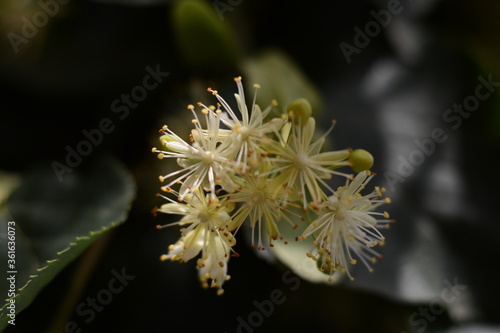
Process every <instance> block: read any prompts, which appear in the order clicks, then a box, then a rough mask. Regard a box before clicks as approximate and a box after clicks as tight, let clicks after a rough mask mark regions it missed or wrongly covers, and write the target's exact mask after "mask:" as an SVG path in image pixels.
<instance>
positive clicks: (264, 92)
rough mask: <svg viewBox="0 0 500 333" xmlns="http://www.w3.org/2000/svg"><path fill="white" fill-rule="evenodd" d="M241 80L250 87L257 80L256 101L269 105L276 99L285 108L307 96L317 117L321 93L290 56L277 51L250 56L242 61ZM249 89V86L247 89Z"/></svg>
mask: <svg viewBox="0 0 500 333" xmlns="http://www.w3.org/2000/svg"><path fill="white" fill-rule="evenodd" d="M243 71H244V73H245V76H244V82H246V83H247V84H249V85H250V87H251V86H252V85H253V84H255V83H257V84H259V85H260V86H261V87H262V89H260V90H259V92H258V95H257V104H259V105H260V106H261V107H265V106H267V105H269V103H270V102H271V101H272V100H273V99H275V100H276V101H277V102H278V103H279V105H280V106H278V108H279V107H281V108H283V110H285V111H286V107H287V105H288V104H289V103H291V102H293V101H295V100H297V99H299V98H304V99H306V100H307V101H308V102H309V103H310V104H311V107H312V116H313V117H315V118H318V116H319V115H320V114H321V112H322V108H323V106H322V104H323V103H322V101H321V96H320V94H319V93H318V91H317V90H316V88H315V86H314V84H313V83H312V82H311V81H310V80H309V79H308V78H307V77H306V75H305V74H304V73H303V72H302V71H301V70H300V68H299V67H298V66H297V64H295V63H294V62H293V61H292V59H290V58H289V57H287V56H286V55H285V54H283V53H281V52H278V51H267V52H264V53H263V54H261V55H260V56H257V57H253V58H249V59H247V60H246V61H245V63H244V65H243ZM249 91H250V90H249Z"/></svg>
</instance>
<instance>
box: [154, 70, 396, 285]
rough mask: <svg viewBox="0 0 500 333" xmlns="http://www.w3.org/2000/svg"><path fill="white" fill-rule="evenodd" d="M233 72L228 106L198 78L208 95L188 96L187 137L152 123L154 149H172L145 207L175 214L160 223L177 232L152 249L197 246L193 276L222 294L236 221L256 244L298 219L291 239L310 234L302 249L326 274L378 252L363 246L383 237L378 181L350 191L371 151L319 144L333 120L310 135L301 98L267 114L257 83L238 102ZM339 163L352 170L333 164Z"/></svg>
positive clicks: (161, 154) (184, 254) (183, 257)
mask: <svg viewBox="0 0 500 333" xmlns="http://www.w3.org/2000/svg"><path fill="white" fill-rule="evenodd" d="M235 82H236V85H237V88H238V93H237V94H235V95H234V96H235V99H236V104H237V108H238V110H237V112H235V111H234V110H233V109H232V108H231V107H230V106H229V104H228V103H227V102H226V101H225V100H224V99H223V98H222V97H221V96H220V95H219V94H218V92H217V91H216V90H213V89H211V88H208V91H209V92H211V93H212V94H213V95H214V96H215V97H216V99H217V103H216V105H210V106H206V105H204V104H202V103H198V106H199V108H200V109H201V110H200V111H199V112H197V111H195V107H194V106H193V105H189V106H188V110H190V111H191V112H192V114H193V119H192V124H193V126H194V128H193V129H192V131H191V134H190V136H189V138H188V139H187V140H185V139H183V138H181V137H180V136H178V135H177V134H176V133H175V132H174V131H172V130H171V129H170V128H169V127H167V126H166V125H165V126H163V127H162V129H161V130H160V133H161V134H162V135H161V137H160V142H161V143H162V146H163V148H162V149H158V148H153V149H152V151H153V152H154V153H157V154H158V158H160V159H168V158H173V159H175V160H176V162H177V165H178V166H179V167H180V168H178V169H176V170H174V171H172V172H169V173H167V174H165V175H162V176H160V177H159V179H160V181H161V182H162V183H164V185H163V186H162V187H161V189H162V192H163V194H158V196H161V197H163V198H164V199H165V200H167V203H165V204H163V205H162V206H161V207H157V208H155V209H154V213H155V214H156V212H161V213H166V214H176V215H180V216H182V217H181V218H180V220H179V221H178V222H176V223H172V224H169V225H168V226H171V225H178V226H181V227H182V228H181V236H180V239H179V240H178V241H177V242H176V243H175V244H172V245H170V246H169V248H168V253H167V254H165V255H163V256H162V257H161V258H162V259H163V260H174V261H180V262H186V261H188V260H190V259H192V258H194V257H197V256H199V257H198V259H197V267H198V270H199V276H200V280H201V283H202V285H203V286H204V287H209V286H211V287H215V288H217V289H218V294H222V293H223V289H222V285H223V283H224V282H225V281H226V280H228V279H229V275H228V274H227V266H228V260H229V258H230V256H237V252H236V251H235V249H234V246H235V244H236V239H235V235H236V233H237V232H238V230H240V228H241V227H242V226H243V225H244V224H248V225H249V227H250V229H251V233H252V246H256V247H257V249H259V250H264V249H265V248H266V246H270V247H272V246H273V241H277V240H280V239H282V236H281V233H280V230H283V229H282V228H284V227H291V228H294V229H295V228H296V227H297V223H308V226H307V228H306V229H305V231H304V232H303V233H302V235H298V237H297V240H299V241H302V240H304V239H306V238H308V237H309V236H311V238H312V239H313V241H312V249H311V250H310V252H308V253H307V254H306V255H307V256H309V257H310V258H312V259H313V260H316V261H317V262H318V268H319V269H320V270H321V271H323V272H325V273H326V274H327V275H328V276H329V279H331V276H332V274H333V273H334V272H336V271H338V270H340V271H342V272H346V273H347V275H348V276H349V277H350V278H352V276H351V274H350V273H349V269H348V267H349V265H352V264H355V263H356V260H357V259H356V258H359V259H360V260H361V261H362V262H363V263H364V264H365V265H366V266H367V267H368V269H370V270H371V269H372V268H371V266H370V262H371V261H374V260H376V258H378V257H379V256H380V255H379V254H378V253H377V252H376V251H375V250H373V249H372V247H374V246H375V245H377V244H381V243H383V242H384V237H383V235H382V234H381V233H380V231H379V228H380V227H381V226H385V225H388V223H390V222H391V220H389V216H388V214H387V213H386V212H383V213H379V212H376V209H377V208H378V207H379V206H380V205H381V204H383V203H389V199H388V198H386V197H385V196H384V195H383V192H384V189H380V188H375V190H374V191H373V192H372V193H370V194H368V195H364V196H363V195H361V193H360V191H361V190H362V189H363V188H364V186H365V185H366V183H367V182H368V181H369V180H370V179H371V178H372V177H373V174H372V173H371V172H370V171H368V169H369V168H370V167H371V165H372V162H373V159H372V157H371V155H370V154H369V153H368V152H366V151H364V150H359V149H358V150H354V151H353V150H351V149H344V150H338V151H324V149H323V146H324V143H325V141H326V138H327V136H328V134H329V133H330V132H331V130H332V129H333V126H334V122H332V125H331V126H330V128H329V129H328V130H327V131H326V132H325V133H323V134H322V135H320V136H319V137H318V136H317V135H316V121H315V119H314V117H312V115H311V107H310V105H309V103H308V102H307V101H306V100H304V99H298V100H296V101H294V102H292V103H290V104H289V105H288V106H287V108H286V111H285V112H283V113H282V114H278V115H276V116H274V117H273V115H272V113H271V112H272V111H273V110H276V107H277V103H276V102H274V101H273V102H271V104H270V105H269V106H268V107H267V108H265V109H264V110H261V108H260V107H259V106H258V105H257V104H256V96H257V90H258V89H259V88H260V87H259V86H258V85H254V87H255V95H254V97H253V102H252V104H251V107H250V108H248V107H247V104H246V100H245V95H244V90H243V85H242V82H241V77H237V78H235ZM343 167H350V168H351V169H352V170H354V171H355V172H358V174H357V175H356V176H354V175H353V174H352V173H346V172H343V171H339V169H340V168H343ZM332 177H342V178H345V179H346V185H345V186H343V187H340V188H338V189H333V188H332V185H331V181H330V180H331V179H332ZM306 213H308V214H306ZM309 213H312V214H309ZM311 215H313V216H315V217H316V218H315V219H312V221H308V220H307V219H306V218H305V216H311ZM161 227H162V226H159V228H161ZM355 257H356V258H355Z"/></svg>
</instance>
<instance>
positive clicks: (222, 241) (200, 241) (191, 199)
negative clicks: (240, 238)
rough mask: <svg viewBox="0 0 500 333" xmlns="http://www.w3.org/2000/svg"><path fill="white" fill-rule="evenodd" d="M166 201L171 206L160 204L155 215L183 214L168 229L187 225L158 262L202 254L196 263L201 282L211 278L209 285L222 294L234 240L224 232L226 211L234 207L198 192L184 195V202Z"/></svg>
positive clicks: (184, 260) (186, 258)
mask: <svg viewBox="0 0 500 333" xmlns="http://www.w3.org/2000/svg"><path fill="white" fill-rule="evenodd" d="M174 194H175V192H174ZM165 198H166V199H167V200H169V201H170V203H167V204H164V205H162V206H161V207H160V208H159V209H157V210H156V212H161V213H166V214H177V215H183V217H182V218H181V220H180V221H178V222H176V223H172V224H169V225H168V226H172V225H180V226H185V225H187V227H185V228H183V229H181V238H180V239H179V241H177V243H175V244H172V245H170V246H169V248H168V249H169V252H168V254H165V255H162V256H161V259H162V260H173V261H180V262H186V261H188V260H190V259H192V258H193V257H195V256H197V255H198V254H200V252H201V258H200V259H199V260H198V268H199V269H200V279H201V280H202V282H203V284H205V283H206V280H207V279H209V278H210V279H213V281H214V283H215V284H212V286H217V287H218V288H219V293H221V291H220V290H222V289H221V286H222V283H223V281H225V280H226V278H227V274H226V272H227V262H228V260H229V253H230V252H231V249H232V247H233V246H234V245H235V244H236V240H235V239H234V237H233V235H232V234H231V232H229V231H228V229H227V225H228V223H229V222H230V216H229V214H228V212H230V211H231V210H232V209H233V207H232V206H231V205H225V204H223V203H221V202H214V200H213V199H212V198H210V196H209V195H208V194H205V193H203V191H201V190H195V191H193V193H190V194H187V195H186V197H185V201H184V202H175V201H173V200H172V199H169V198H168V197H165ZM159 228H161V226H160V227H159Z"/></svg>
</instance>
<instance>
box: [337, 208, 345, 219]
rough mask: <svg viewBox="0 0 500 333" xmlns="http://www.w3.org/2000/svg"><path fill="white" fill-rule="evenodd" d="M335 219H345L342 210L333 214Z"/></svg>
mask: <svg viewBox="0 0 500 333" xmlns="http://www.w3.org/2000/svg"><path fill="white" fill-rule="evenodd" d="M335 219H337V220H344V219H345V213H344V210H342V209H339V210H338V211H337V212H336V213H335Z"/></svg>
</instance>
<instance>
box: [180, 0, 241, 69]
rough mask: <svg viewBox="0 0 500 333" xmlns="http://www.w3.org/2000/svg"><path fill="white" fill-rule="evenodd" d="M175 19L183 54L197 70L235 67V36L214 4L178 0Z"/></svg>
mask: <svg viewBox="0 0 500 333" xmlns="http://www.w3.org/2000/svg"><path fill="white" fill-rule="evenodd" d="M172 22H173V26H174V27H173V28H174V32H175V36H176V38H177V43H178V46H179V51H180V56H181V58H182V59H183V61H184V62H185V63H186V65H187V66H188V67H189V68H190V69H192V70H193V71H195V72H198V73H199V72H202V73H207V72H209V73H216V72H219V71H228V70H234V69H235V68H236V66H237V62H238V48H237V43H236V39H235V36H234V35H233V34H232V31H231V30H230V29H229V27H228V26H227V25H226V24H224V23H223V21H222V20H220V19H219V18H218V17H217V15H216V13H215V10H214V9H213V8H211V7H210V5H209V4H208V3H206V2H203V1H196V0H185V1H179V2H177V3H176V4H175V5H174V7H173V9H172Z"/></svg>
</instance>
